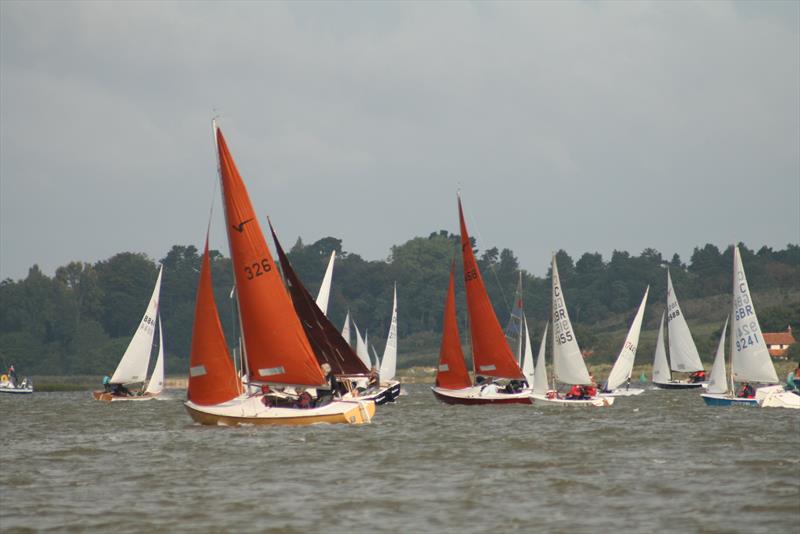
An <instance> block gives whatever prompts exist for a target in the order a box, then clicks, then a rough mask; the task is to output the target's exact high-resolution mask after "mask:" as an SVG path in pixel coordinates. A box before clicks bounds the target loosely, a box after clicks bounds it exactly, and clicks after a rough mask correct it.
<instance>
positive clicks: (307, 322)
mask: <svg viewBox="0 0 800 534" xmlns="http://www.w3.org/2000/svg"><path fill="white" fill-rule="evenodd" d="M270 232H271V233H272V240H273V241H274V242H275V249H276V250H277V252H278V261H279V262H280V264H281V270H282V271H283V276H284V278H285V280H286V285H287V287H288V289H289V294H290V296H291V298H292V304H293V305H294V310H295V313H296V314H297V316H298V317H299V318H300V323H301V324H302V325H303V330H304V332H305V334H306V336H307V337H308V340H309V342H310V343H311V348H312V349H313V350H314V355H315V356H316V358H317V362H318V363H319V364H320V365H322V364H325V363H327V364H328V365H330V367H331V371H332V372H333V374H334V375H335V376H336V378H337V380H339V381H340V382H342V383H345V384H346V385H350V384H352V383H354V382H355V383H356V385H357V386H363V388H364V389H367V386H368V379H369V374H370V367H369V366H368V365H366V364H365V363H364V362H363V361H362V360H361V359H360V358H359V356H358V355H357V354H356V353H355V352H353V349H352V348H351V347H350V344H349V343H348V342H347V340H345V339H344V337H342V335H341V334H340V333H339V331H338V330H337V328H336V327H335V326H334V325H333V323H331V322H330V320H329V319H328V318H327V316H326V315H325V313H323V311H322V309H321V308H320V307H319V305H318V304H317V302H316V301H315V300H314V299H313V298H312V297H311V294H310V293H309V292H308V290H307V289H306V288H305V286H304V285H303V282H302V281H301V280H300V277H299V276H297V273H296V272H295V270H294V268H293V267H292V264H291V262H290V261H289V257H288V256H287V255H286V253H285V252H284V249H283V246H282V245H281V243H280V240H279V239H278V236H277V234H276V233H275V229H274V228H273V227H272V223H270ZM367 358H369V357H367ZM367 361H369V359H368V360H367ZM376 389H377V390H376V391H372V392H371V394H370V395H367V396H361V395H360V394H359V397H360V398H361V399H364V400H372V401H375V403H376V404H383V403H385V402H389V401H390V400H393V399H394V398H393V397H392V396H391V394H390V392H388V391H383V390H384V389H388V388H376ZM349 393H350V395H351V396H352V395H354V394H356V393H357V388H352V387H351V388H350V391H349Z"/></svg>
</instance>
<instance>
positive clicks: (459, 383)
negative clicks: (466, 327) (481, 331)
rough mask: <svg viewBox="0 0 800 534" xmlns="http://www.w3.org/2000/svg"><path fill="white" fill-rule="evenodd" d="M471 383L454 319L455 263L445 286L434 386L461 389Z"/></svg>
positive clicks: (456, 323)
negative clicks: (448, 281) (440, 343)
mask: <svg viewBox="0 0 800 534" xmlns="http://www.w3.org/2000/svg"><path fill="white" fill-rule="evenodd" d="M471 385H472V380H470V378H469V372H468V371H467V366H466V364H465V363H464V353H463V352H462V350H461V336H459V334H458V320H457V319H456V283H455V265H454V266H451V267H450V285H448V286H447V299H446V300H445V303H444V321H443V325H442V346H441V348H440V349H439V369H438V371H437V373H436V386H437V387H440V388H446V389H463V388H468V387H470V386H471Z"/></svg>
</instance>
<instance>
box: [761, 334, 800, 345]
mask: <svg viewBox="0 0 800 534" xmlns="http://www.w3.org/2000/svg"><path fill="white" fill-rule="evenodd" d="M762 335H763V336H764V341H765V342H766V344H767V345H793V344H795V343H797V340H795V338H794V336H793V335H792V332H791V331H788V332H763V333H762Z"/></svg>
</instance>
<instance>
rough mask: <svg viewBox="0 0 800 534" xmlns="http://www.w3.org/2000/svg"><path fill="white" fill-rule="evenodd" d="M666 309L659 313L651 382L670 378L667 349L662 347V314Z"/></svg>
mask: <svg viewBox="0 0 800 534" xmlns="http://www.w3.org/2000/svg"><path fill="white" fill-rule="evenodd" d="M666 313H667V312H666V310H665V311H664V313H662V314H661V321H660V322H659V323H658V338H657V339H656V354H655V358H654V360H653V382H658V383H663V384H666V383H667V382H669V381H670V380H671V379H672V373H671V372H670V370H669V362H668V361H667V349H666V348H665V347H664V316H665V315H666Z"/></svg>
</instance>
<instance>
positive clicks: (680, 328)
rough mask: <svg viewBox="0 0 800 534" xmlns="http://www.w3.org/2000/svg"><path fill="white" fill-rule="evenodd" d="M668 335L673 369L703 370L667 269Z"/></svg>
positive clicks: (691, 371) (689, 371)
mask: <svg viewBox="0 0 800 534" xmlns="http://www.w3.org/2000/svg"><path fill="white" fill-rule="evenodd" d="M667 335H668V336H669V359H670V363H671V364H672V370H673V371H679V372H681V373H693V372H695V371H702V370H703V363H702V362H701V361H700V355H699V354H698V353H697V347H696V346H695V344H694V340H693V339H692V333H691V332H690V331H689V325H688V324H686V319H685V318H684V316H683V312H682V311H681V307H680V305H679V304H678V297H677V296H676V295H675V289H674V288H673V287H672V277H671V276H670V274H669V270H667Z"/></svg>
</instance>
